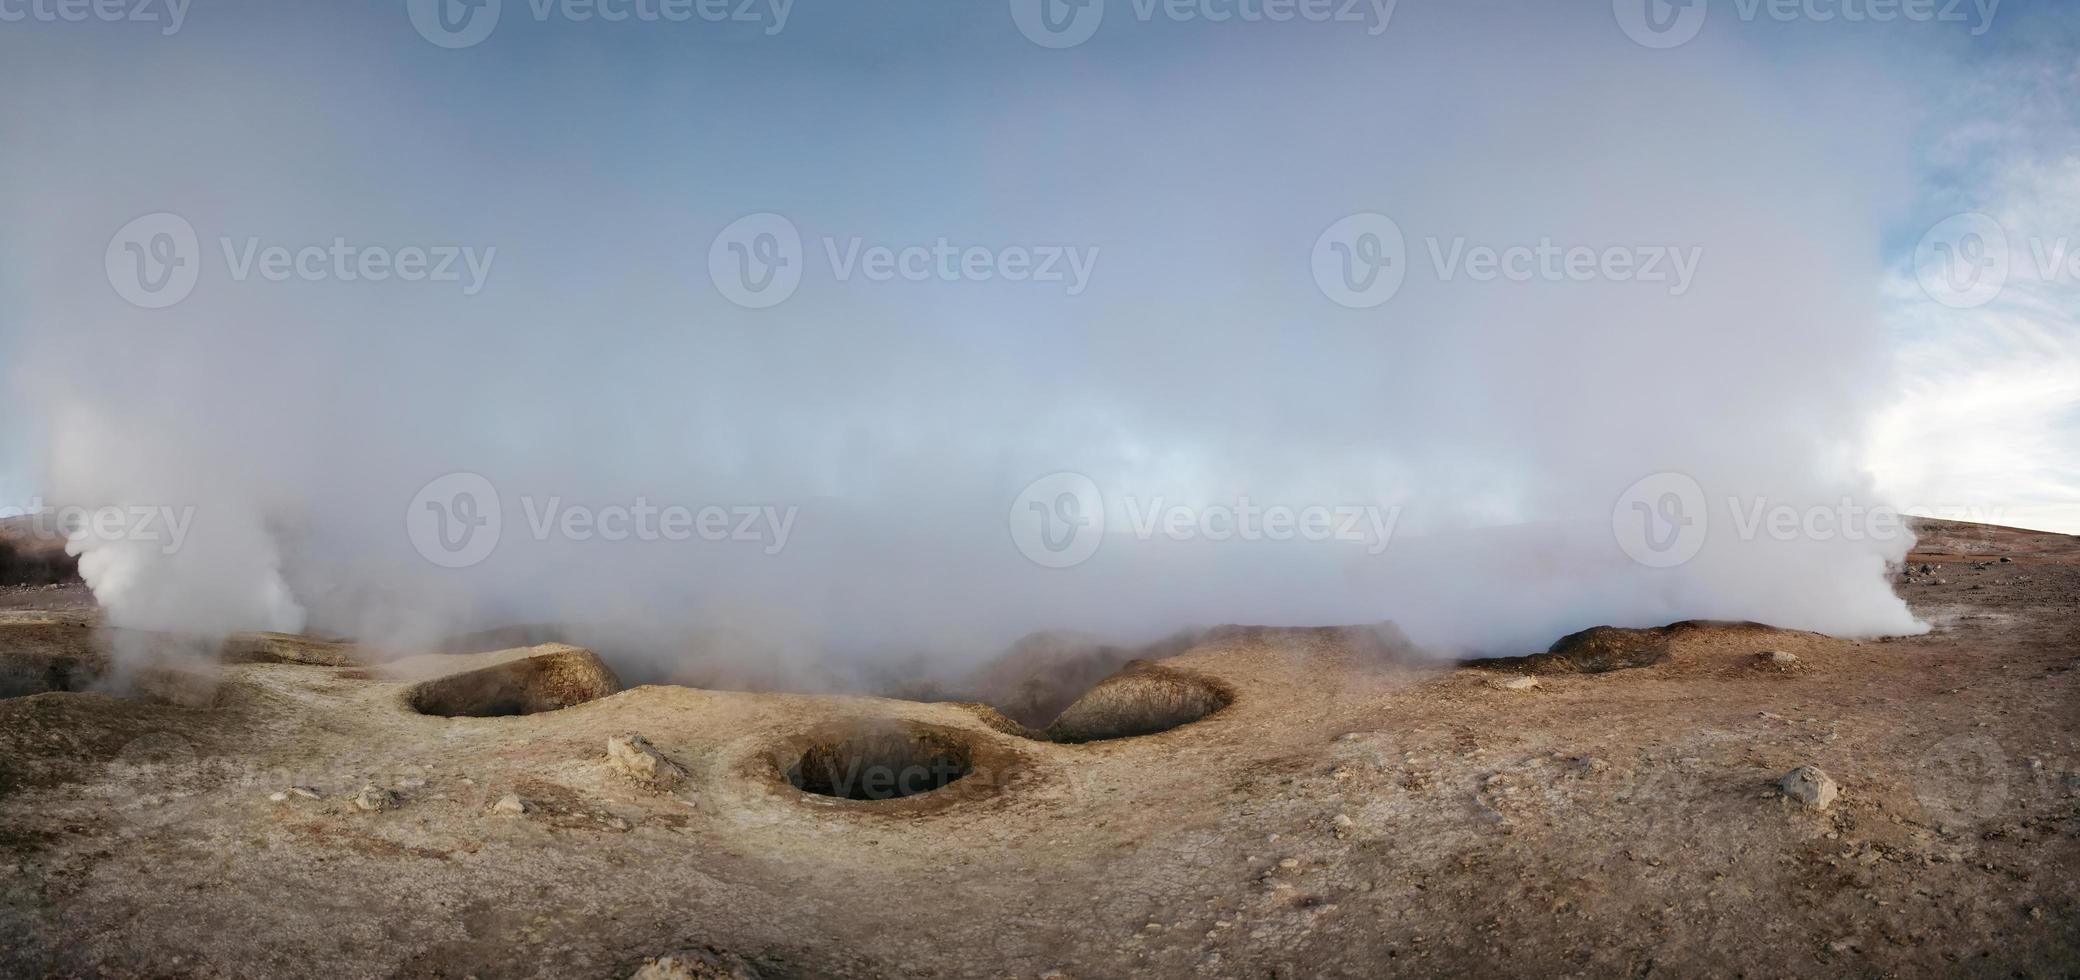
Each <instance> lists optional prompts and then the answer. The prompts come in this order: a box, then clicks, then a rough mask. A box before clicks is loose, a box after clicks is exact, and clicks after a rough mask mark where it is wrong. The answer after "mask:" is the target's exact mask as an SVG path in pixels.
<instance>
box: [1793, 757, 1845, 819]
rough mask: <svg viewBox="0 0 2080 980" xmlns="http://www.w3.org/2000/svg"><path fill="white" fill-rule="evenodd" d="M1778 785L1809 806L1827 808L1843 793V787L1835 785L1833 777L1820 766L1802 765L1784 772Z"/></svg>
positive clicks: (1815, 808) (1817, 808) (1811, 807)
mask: <svg viewBox="0 0 2080 980" xmlns="http://www.w3.org/2000/svg"><path fill="white" fill-rule="evenodd" d="M1777 786H1778V787H1779V788H1781V789H1783V791H1784V795H1785V796H1788V797H1790V798H1792V799H1794V800H1797V801H1798V802H1799V803H1802V804H1804V805H1805V806H1806V807H1807V808H1809V809H1813V810H1825V809H1827V808H1828V807H1830V806H1833V805H1834V801H1835V797H1837V796H1839V795H1841V787H1839V786H1837V785H1835V781H1834V779H1833V777H1830V776H1829V775H1828V774H1827V773H1825V772H1822V771H1821V769H1820V767H1819V766H1800V767H1798V768H1796V769H1793V770H1791V771H1790V772H1787V773H1785V774H1784V778H1783V779H1781V780H1779V781H1778V782H1777Z"/></svg>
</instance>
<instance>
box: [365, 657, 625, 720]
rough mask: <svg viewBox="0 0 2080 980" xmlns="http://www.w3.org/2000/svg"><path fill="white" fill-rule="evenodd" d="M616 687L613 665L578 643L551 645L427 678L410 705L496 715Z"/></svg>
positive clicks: (554, 706)
mask: <svg viewBox="0 0 2080 980" xmlns="http://www.w3.org/2000/svg"><path fill="white" fill-rule="evenodd" d="M619 690H621V681H620V679H619V678H617V677H615V676H614V671H613V669H612V668H610V667H608V666H607V665H606V663H605V662H604V661H602V660H600V659H599V657H598V656H597V655H595V654H594V653H593V652H592V651H590V650H586V649H584V648H582V647H570V646H563V647H557V646H552V647H548V648H544V649H542V652H538V653H533V654H531V655H527V656H521V657H516V658H515V659H513V660H510V661H508V662H506V663H501V664H495V665H493V666H490V667H484V668H480V669H478V670H472V671H467V672H464V673H460V674H450V675H448V676H446V677H441V678H437V679H435V680H430V681H426V682H425V683H422V684H420V685H418V686H416V687H414V688H412V689H411V692H410V693H409V694H407V695H406V700H407V702H408V703H410V705H411V706H412V710H414V711H417V712H419V713H420V714H426V715H443V716H446V717H450V718H457V717H461V718H500V717H507V716H511V715H531V714H536V713H539V712H543V711H555V710H558V709H560V708H568V707H570V706H572V705H576V704H584V703H585V702H587V701H591V700H593V699H595V698H603V697H606V696H607V695H609V694H613V693H615V692H617V691H619Z"/></svg>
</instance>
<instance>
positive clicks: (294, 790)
mask: <svg viewBox="0 0 2080 980" xmlns="http://www.w3.org/2000/svg"><path fill="white" fill-rule="evenodd" d="M289 795H291V796H301V797H303V798H304V799H306V800H322V799H324V798H325V794H323V793H320V792H318V790H317V787H314V786H291V787H289Z"/></svg>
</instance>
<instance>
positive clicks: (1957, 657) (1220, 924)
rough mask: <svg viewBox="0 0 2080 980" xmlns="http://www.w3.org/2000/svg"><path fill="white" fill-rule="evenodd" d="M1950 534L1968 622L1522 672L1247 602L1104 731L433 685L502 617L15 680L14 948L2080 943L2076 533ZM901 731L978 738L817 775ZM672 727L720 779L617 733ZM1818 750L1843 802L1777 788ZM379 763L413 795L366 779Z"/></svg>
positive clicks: (1873, 969) (1326, 964)
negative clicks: (1879, 635) (910, 766)
mask: <svg viewBox="0 0 2080 980" xmlns="http://www.w3.org/2000/svg"><path fill="white" fill-rule="evenodd" d="M1928 530H1929V532H1930V533H1929V535H1928V538H1927V540H1926V541H1925V542H1924V544H1923V546H1922V547H1921V548H1920V549H1919V550H1917V552H1916V554H1915V556H1914V561H1913V564H1912V565H1911V566H1910V567H1909V570H1908V575H1907V576H1906V577H1905V578H1904V579H1903V580H1902V581H1901V583H1900V584H1899V586H1898V588H1899V589H1900V591H1901V593H1902V595H1904V596H1905V597H1906V598H1907V599H1908V600H1909V601H1910V602H1911V603H1912V604H1913V606H1914V608H1915V609H1916V611H1917V612H1918V613H1919V614H1920V615H1921V616H1922V617H1924V618H1925V619H1927V620H1929V621H1930V622H1931V623H1932V624H1933V625H1934V626H1935V630H1934V632H1932V633H1930V634H1928V635H1926V636H1918V637H1911V638H1900V639H1892V640H1864V641H1857V640H1853V639H1840V638H1832V637H1826V636H1819V635H1816V634H1810V633H1801V632H1793V631H1783V630H1772V629H1768V628H1761V627H1752V626H1741V625H1737V624H1689V625H1686V626H1683V627H1681V628H1671V629H1667V630H1665V635H1664V636H1663V637H1662V638H1663V639H1665V640H1666V644H1667V645H1666V650H1665V655H1663V656H1661V657H1659V658H1658V659H1656V660H1655V661H1653V662H1652V663H1651V664H1650V665H1648V666H1640V667H1634V668H1630V669H1619V670H1610V671H1606V672H1602V673H1575V672H1554V673H1547V674H1542V675H1541V676H1540V682H1541V683H1540V685H1539V686H1538V687H1537V688H1535V689H1532V690H1502V689H1498V688H1497V687H1495V686H1493V685H1492V684H1491V683H1490V681H1492V680H1493V679H1495V678H1496V677H1498V676H1500V675H1501V674H1502V672H1503V671H1505V670H1511V671H1514V670H1518V669H1521V667H1516V668H1512V667H1509V666H1508V665H1498V664H1493V663H1481V664H1471V665H1453V664H1427V665H1426V664H1418V663H1411V662H1408V661H1406V660H1405V658H1401V657H1396V656H1382V655H1381V652H1382V650H1383V649H1389V650H1391V649H1392V647H1393V644H1391V643H1385V642H1384V641H1382V640H1380V639H1379V637H1380V635H1381V634H1379V633H1376V632H1373V631H1349V630H1297V629H1296V630H1286V629H1233V630H1223V631H1219V632H1217V633H1215V634H1212V635H1210V636H1208V637H1206V638H1205V639H1204V641H1203V642H1201V643H1200V644H1199V645H1197V646H1195V647H1193V648H1192V649H1190V650H1188V651H1186V652H1184V653H1182V654H1181V655H1180V656H1177V657H1174V658H1171V659H1168V660H1164V661H1162V662H1161V664H1160V667H1161V669H1163V670H1164V671H1173V672H1177V673H1180V674H1188V675H1191V676H1194V677H1199V678H1204V679H1206V680H1207V681H1208V682H1209V683H1214V684H1218V685H1221V686H1222V688H1224V689H1226V690H1228V691H1232V692H1233V701H1232V703H1231V704H1228V705H1227V706H1226V707H1224V708H1221V709H1220V710H1218V711H1215V712H1213V713H1211V714H1210V715H1207V716H1206V717H1204V718H1202V719H1200V720H1196V721H1193V722H1191V723H1189V724H1185V725H1182V726H1180V727H1176V728H1172V729H1170V730H1168V731H1164V732H1161V733H1159V734H1154V735H1148V736H1144V737H1139V738H1124V739H1117V740H1111V741H1098V742H1090V743H1085V744H1056V743H1050V742H1045V741H1035V740H1032V739H1030V738H1025V737H1021V736H1020V735H1019V734H1017V733H1016V732H1015V731H1012V730H1007V728H1016V726H1015V725H1009V726H1007V725H1005V724H994V723H992V722H991V721H989V720H987V719H989V717H990V716H991V715H994V714H995V713H994V712H988V711H978V710H976V709H975V708H974V707H972V706H965V705H959V704H921V703H915V702H906V701H895V700H883V699H876V698H866V697H846V696H804V695H787V694H742V693H730V692H721V691H709V690H696V689H690V688H682V687H638V688H634V689H631V690H626V691H622V692H620V693H617V694H612V695H609V696H606V697H601V698H598V699H596V700H591V701H587V702H585V703H582V704H577V705H575V706H573V707H567V708H563V709H561V710H553V711H544V712H538V713H534V714H526V715H516V716H509V717H491V718H475V717H454V718H448V717H437V716H430V715H423V714H419V713H417V712H414V711H412V710H411V708H410V707H409V706H408V703H407V692H409V691H410V690H412V688H413V685H415V684H419V683H423V682H425V681H428V680H434V679H435V677H434V676H433V675H434V674H441V675H442V676H445V675H447V674H455V673H461V672H463V671H465V670H473V669H481V668H483V667H484V666H487V664H486V663H484V662H483V661H481V660H479V659H477V658H423V659H422V660H421V661H420V662H418V663H417V664H415V665H413V667H414V669H419V670H422V671H425V672H426V673H420V674H411V675H409V676H407V675H406V674H402V673H385V672H378V671H372V670H370V669H368V668H357V667H335V666H320V665H311V664H304V663H272V662H251V663H233V664H225V665H223V666H222V667H220V668H218V670H219V675H220V676H219V680H220V682H221V685H222V688H223V690H224V691H225V694H224V695H223V696H220V697H219V698H217V699H216V700H215V701H214V702H212V704H213V706H212V707H208V708H184V707H179V706H175V705H168V704H159V703H152V702H149V701H142V700H135V699H118V698H111V697H108V696H105V695H100V694H91V693H86V694H81V693H48V694H39V695H35V696H32V697H23V698H13V699H8V700H0V975H9V976H17V975H28V976H46V975H48V976H154V977H157V976H279V975H314V974H316V975H342V976H411V977H434V976H446V977H461V976H466V975H474V976H479V977H485V978H492V977H523V976H540V977H625V976H627V975H629V974H630V973H632V972H634V971H635V969H636V968H637V967H638V966H639V965H640V964H642V963H643V962H644V961H645V960H647V959H649V958H651V957H655V956H660V955H664V954H666V953H670V952H672V951H675V950H684V949H697V948H709V949H714V950H723V951H727V952H728V953H729V954H732V955H735V956H739V957H742V961H743V962H744V963H746V964H748V965H749V966H750V967H752V968H755V969H757V970H758V971H760V973H761V974H762V975H764V976H766V977H825V976H843V977H975V976H987V977H998V976H1003V977H1038V976H1042V975H1044V974H1047V973H1048V972H1049V971H1059V973H1060V974H1061V975H1064V976H1069V977H1081V978H1086V980H1088V978H1110V977H1124V976H1158V977H1167V976H1178V977H1184V976H1192V977H1229V976H1234V977H1274V976H1275V977H1377V976H1383V975H1394V974H1403V973H1406V974H1412V975H1425V976H1427V975H1449V976H1469V977H1495V976H1525V977H1529V976H1540V977H1543V976H1550V975H1581V976H1616V975H1631V976H1698V975H1719V976H1726V975H1746V976H1770V977H1774V976H1808V975H1826V976H1868V977H1881V976H1954V975H1966V976H1987V977H1993V976H2001V977H2007V976H2034V977H2057V976H2070V975H2073V974H2074V973H2075V971H2080V672H2076V671H2075V667H2076V666H2080V540H2076V539H2074V538H2072V537H2069V536H2065V535H2051V534H2039V533H2033V532H2024V531H2015V530H2012V529H2000V528H1981V527H1973V526H1962V525H1941V524H1932V525H1930V526H1929V528H1928ZM2002 557H2008V558H2010V559H2011V560H2010V561H2008V562H2006V563H2002V562H2000V561H1999V559H2000V558H2002ZM1923 564H1927V565H1928V566H1930V569H1929V571H1927V572H1922V571H1921V570H1920V566H1921V565H1923ZM1936 566H1941V567H1940V568H1938V567H1936ZM4 622H5V620H0V623H4ZM11 630H12V628H11V627H7V626H4V625H0V645H5V644H8V643H10V642H12V641H10V640H8V639H6V637H7V635H8V634H9V632H10V631H11ZM1766 650H1781V651H1784V652H1787V653H1790V654H1792V655H1794V656H1795V657H1797V658H1798V659H1797V661H1796V663H1797V665H1798V667H1797V669H1766V668H1763V667H1761V666H1759V665H1758V661H1757V657H1756V654H1758V653H1760V652H1762V651H1766ZM527 655H528V654H525V653H517V652H516V653H509V654H504V655H493V656H504V657H506V658H507V659H516V658H523V657H525V656H527ZM996 718H997V719H999V720H1003V721H1008V719H1002V716H1001V715H997V716H996ZM887 726H897V727H899V728H901V729H902V730H906V731H931V732H942V733H948V734H946V736H945V737H947V738H952V739H956V740H963V744H964V746H965V747H966V748H967V749H968V751H969V752H970V753H971V755H970V764H971V766H972V767H973V772H972V773H971V774H970V775H969V776H967V777H964V778H962V779H960V780H956V781H954V782H952V783H950V784H948V785H947V787H946V788H945V789H942V790H938V791H936V792H928V793H923V794H919V795H914V796H907V797H903V798H901V799H892V800H884V801H861V800H848V799H838V798H835V797H829V796H819V795H815V794H810V793H804V792H802V791H801V790H800V789H798V788H796V787H795V786H793V785H791V784H790V782H789V780H788V775H787V774H788V768H789V767H790V766H792V765H794V764H796V763H798V762H799V761H800V760H801V759H802V758H803V756H804V755H805V754H806V753H807V752H808V751H809V749H810V748H811V747H812V746H815V745H818V744H833V736H834V734H837V733H842V732H848V731H859V730H867V729H878V728H886V727H887ZM630 731H634V732H640V733H642V734H643V735H645V736H646V737H647V738H648V739H649V740H650V741H651V742H652V743H654V744H655V746H656V747H657V749H658V750H660V751H661V752H663V753H665V754H666V755H667V756H669V757H670V758H671V759H673V760H674V761H676V762H677V763H679V764H680V765H682V766H683V767H685V769H686V770H687V772H688V779H687V784H688V785H687V786H686V787H685V788H684V789H683V790H681V791H676V792H671V793H664V792H658V791H654V790H651V789H646V788H644V787H640V786H636V785H633V784H632V783H630V782H629V781H628V780H626V779H622V778H619V777H617V776H616V775H615V774H614V773H613V772H611V771H610V770H609V769H608V767H607V765H606V763H605V760H604V758H603V756H604V745H605V740H606V739H607V738H608V737H609V736H612V735H616V734H620V733H624V732H630ZM985 764H986V765H985ZM1808 764H1811V765H1817V766H1819V767H1820V768H1821V769H1823V770H1825V771H1826V772H1827V773H1828V774H1829V775H1831V776H1832V777H1833V778H1834V779H1835V780H1836V781H1837V782H1838V783H1839V784H1840V789H1841V798H1840V800H1839V801H1838V802H1836V803H1835V804H1834V805H1833V806H1832V807H1831V808H1830V809H1828V810H1826V811H1824V812H1815V811H1809V810H1806V809H1804V808H1802V807H1799V806H1798V805H1796V804H1794V803H1792V802H1791V801H1789V800H1786V799H1784V798H1783V797H1782V795H1781V793H1779V792H1778V791H1777V789H1776V788H1775V784H1776V781H1777V780H1778V779H1779V778H1781V777H1782V776H1783V775H1784V774H1785V773H1787V772H1789V771H1791V770H1792V769H1794V768H1796V767H1798V766H1802V765H1808ZM985 768H987V769H988V771H989V772H991V773H994V774H995V775H993V776H991V777H989V778H988V779H987V780H986V781H980V780H981V779H982V776H983V772H984V770H985ZM368 782H374V783H377V784H378V785H381V786H384V787H386V788H389V789H392V790H394V791H396V792H397V794H398V802H397V805H396V806H394V807H393V808H391V809H387V810H383V811H380V812H364V811H362V810H359V809H357V808H356V807H355V806H354V805H353V804H352V803H351V802H350V799H349V798H350V797H351V796H352V795H353V794H354V793H355V791H356V790H357V789H358V788H359V787H361V786H362V785H363V784H364V783H368ZM292 786H307V787H311V788H314V789H315V790H316V791H317V792H319V793H320V794H321V798H319V799H307V798H304V797H302V796H299V795H294V794H289V793H286V792H284V791H286V790H287V789H288V788H289V787H292ZM975 787H980V791H977V790H976V789H975ZM278 792H282V793H284V795H285V799H283V800H281V801H275V800H272V799H270V794H274V793H278ZM507 793H515V794H518V795H519V796H521V797H523V798H524V799H526V800H527V801H528V804H529V807H530V811H529V812H528V813H526V814H524V815H520V816H510V815H499V814H497V813H495V812H493V810H492V808H491V804H492V803H494V802H495V801H497V800H498V799H499V798H500V797H501V796H503V795H505V794H507Z"/></svg>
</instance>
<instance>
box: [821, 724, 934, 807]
mask: <svg viewBox="0 0 2080 980" xmlns="http://www.w3.org/2000/svg"><path fill="white" fill-rule="evenodd" d="M972 759H973V753H972V752H971V751H970V750H969V747H968V739H967V738H966V737H965V736H963V735H961V734H960V733H958V732H956V731H953V730H951V729H946V728H928V727H921V726H912V725H862V726H855V727H851V728H847V729H840V730H837V731H832V732H826V733H823V734H821V735H819V736H817V737H815V738H813V739H812V740H811V741H810V744H809V746H808V748H806V749H804V750H803V751H802V755H801V758H799V759H796V760H795V763H794V765H792V766H790V767H788V770H787V782H788V784H789V785H792V786H793V787H794V788H796V789H798V790H801V791H802V792H804V793H811V794H814V795H817V796H831V797H836V798H839V799H845V800H876V801H878V800H894V799H901V798H903V797H906V796H917V795H920V794H923V793H930V792H934V791H936V790H941V789H944V788H946V787H947V786H948V785H950V784H952V783H954V782H955V781H957V780H960V779H962V778H964V777H966V776H967V775H968V774H969V773H970V772H972V771H973V770H974V764H973V761H972Z"/></svg>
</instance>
